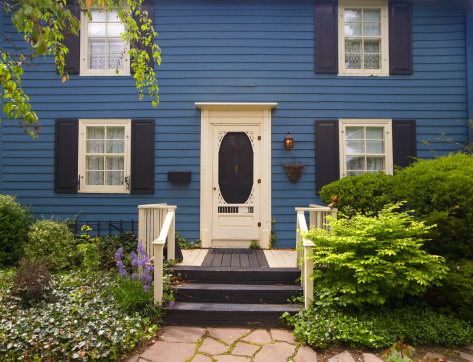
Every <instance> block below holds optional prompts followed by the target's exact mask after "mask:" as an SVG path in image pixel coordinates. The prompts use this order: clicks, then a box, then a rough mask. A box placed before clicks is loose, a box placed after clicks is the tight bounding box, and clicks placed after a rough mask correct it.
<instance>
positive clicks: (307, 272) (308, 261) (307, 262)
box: [303, 243, 314, 308]
mask: <svg viewBox="0 0 473 362" xmlns="http://www.w3.org/2000/svg"><path fill="white" fill-rule="evenodd" d="M311 244H312V243H311ZM313 245H314V244H312V245H304V279H303V283H304V286H303V288H304V308H309V306H310V302H311V301H312V300H313V299H314V281H313V280H311V279H310V276H311V275H312V273H313V272H314V261H313V260H312V258H311V257H310V254H311V252H312V246H313Z"/></svg>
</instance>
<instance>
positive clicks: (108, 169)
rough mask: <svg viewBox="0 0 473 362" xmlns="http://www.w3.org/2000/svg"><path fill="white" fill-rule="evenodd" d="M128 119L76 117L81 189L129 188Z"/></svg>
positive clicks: (108, 190) (119, 190)
mask: <svg viewBox="0 0 473 362" xmlns="http://www.w3.org/2000/svg"><path fill="white" fill-rule="evenodd" d="M130 124H131V120H120V119H116V120H91V119H83V120H79V178H80V191H81V192H129V185H128V179H129V175H130Z"/></svg>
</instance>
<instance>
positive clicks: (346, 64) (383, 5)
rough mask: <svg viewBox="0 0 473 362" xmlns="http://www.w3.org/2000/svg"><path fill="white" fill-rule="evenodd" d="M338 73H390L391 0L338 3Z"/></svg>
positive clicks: (371, 74)
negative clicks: (389, 9)
mask: <svg viewBox="0 0 473 362" xmlns="http://www.w3.org/2000/svg"><path fill="white" fill-rule="evenodd" d="M338 19H339V20H338V36H339V39H338V54H339V67H338V71H339V75H351V76H389V36H388V29H389V24H388V1H387V0H374V1H366V0H365V1H349V0H339V3H338Z"/></svg>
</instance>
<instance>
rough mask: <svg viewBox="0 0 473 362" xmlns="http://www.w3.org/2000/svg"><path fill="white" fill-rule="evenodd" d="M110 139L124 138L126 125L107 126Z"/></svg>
mask: <svg viewBox="0 0 473 362" xmlns="http://www.w3.org/2000/svg"><path fill="white" fill-rule="evenodd" d="M107 139H108V140H124V139H125V127H107Z"/></svg>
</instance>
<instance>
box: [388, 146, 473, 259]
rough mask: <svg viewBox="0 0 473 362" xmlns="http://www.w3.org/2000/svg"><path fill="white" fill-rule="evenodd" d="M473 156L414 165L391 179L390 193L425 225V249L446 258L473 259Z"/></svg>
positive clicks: (461, 156)
mask: <svg viewBox="0 0 473 362" xmlns="http://www.w3.org/2000/svg"><path fill="white" fill-rule="evenodd" d="M472 185H473V156H471V155H464V154H456V155H451V156H448V157H439V158H436V159H432V160H418V162H417V163H415V164H413V165H411V166H409V167H406V168H405V169H403V170H401V171H399V172H398V173H397V174H396V176H395V177H394V186H393V193H394V196H395V197H396V199H397V200H406V201H407V202H408V205H409V206H410V207H411V208H413V209H415V212H416V216H418V217H419V218H420V219H421V220H424V221H425V222H426V223H427V224H428V225H437V227H436V228H435V229H431V230H430V232H429V238H430V239H432V240H431V241H429V242H427V243H426V249H427V250H428V251H429V252H430V253H432V254H437V255H443V256H446V257H447V258H449V259H462V258H467V259H473V228H472V227H471V225H473V187H472Z"/></svg>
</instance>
